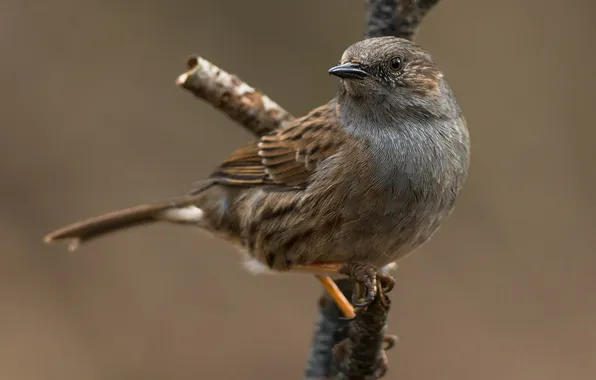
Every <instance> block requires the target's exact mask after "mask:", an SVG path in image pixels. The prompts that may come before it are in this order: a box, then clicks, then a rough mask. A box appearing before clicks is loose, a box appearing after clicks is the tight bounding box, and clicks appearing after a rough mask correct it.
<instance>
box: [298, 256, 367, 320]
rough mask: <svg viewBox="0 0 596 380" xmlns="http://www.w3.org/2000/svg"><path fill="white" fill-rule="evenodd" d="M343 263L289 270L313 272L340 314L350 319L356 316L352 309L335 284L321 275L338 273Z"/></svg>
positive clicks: (301, 266)
mask: <svg viewBox="0 0 596 380" xmlns="http://www.w3.org/2000/svg"><path fill="white" fill-rule="evenodd" d="M343 265H344V263H335V262H316V263H312V264H309V265H296V266H293V267H292V268H291V269H290V270H292V271H300V272H313V273H315V277H316V278H317V280H319V282H321V284H323V287H324V288H325V290H326V291H327V293H329V295H330V296H331V298H332V299H333V301H335V304H336V305H337V307H338V308H339V309H340V310H341V312H342V313H343V314H344V315H345V316H346V318H348V319H352V318H354V317H355V316H356V312H355V311H354V307H353V306H352V304H351V303H350V301H348V300H347V298H346V297H345V296H344V294H343V293H342V292H341V290H339V288H338V287H337V284H336V283H335V282H334V281H333V279H332V278H331V277H329V276H327V275H325V274H323V273H325V272H326V273H338V270H339V268H341V267H342V266H343Z"/></svg>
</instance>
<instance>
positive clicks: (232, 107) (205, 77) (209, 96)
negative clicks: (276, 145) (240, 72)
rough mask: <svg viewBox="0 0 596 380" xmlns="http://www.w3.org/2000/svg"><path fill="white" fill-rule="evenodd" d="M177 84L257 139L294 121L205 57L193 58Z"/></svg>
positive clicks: (258, 93)
mask: <svg viewBox="0 0 596 380" xmlns="http://www.w3.org/2000/svg"><path fill="white" fill-rule="evenodd" d="M187 66H188V71H186V72H185V73H183V74H181V75H180V76H179V77H178V79H177V80H176V84H177V85H178V86H180V87H182V88H184V89H185V90H188V91H190V92H191V93H192V94H194V95H195V96H196V97H198V98H200V99H203V100H205V101H206V102H207V103H209V104H211V105H212V106H214V107H215V108H217V109H219V110H220V111H221V112H223V113H224V114H226V115H228V117H230V118H231V119H232V120H234V121H235V122H236V123H238V124H239V125H241V126H243V127H244V128H245V129H247V130H248V131H249V132H251V133H252V134H254V135H255V136H257V137H259V136H263V135H265V134H267V133H269V132H271V131H272V130H274V129H276V128H278V127H280V126H281V125H283V124H284V123H286V122H288V121H290V120H292V119H293V118H294V117H293V116H292V115H291V114H290V113H289V112H287V111H286V110H284V109H283V108H282V107H281V106H279V105H278V104H277V103H276V102H274V101H273V100H271V99H270V98H269V97H268V96H267V95H264V94H263V93H261V92H260V91H258V90H256V89H255V88H253V87H252V86H250V85H248V83H246V82H244V81H242V80H241V79H240V78H238V77H237V76H236V75H233V74H230V73H228V72H226V71H225V70H223V69H220V68H219V67H217V66H215V65H214V64H212V63H211V62H209V61H207V60H206V59H204V58H202V57H198V56H196V57H190V58H189V59H188V61H187Z"/></svg>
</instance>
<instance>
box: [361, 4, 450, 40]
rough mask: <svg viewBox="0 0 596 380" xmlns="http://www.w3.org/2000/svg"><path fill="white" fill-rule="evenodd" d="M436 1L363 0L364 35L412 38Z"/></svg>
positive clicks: (367, 36) (368, 36)
mask: <svg viewBox="0 0 596 380" xmlns="http://www.w3.org/2000/svg"><path fill="white" fill-rule="evenodd" d="M438 2H439V0H365V4H366V31H365V36H366V38H370V37H382V36H395V37H401V38H405V39H408V40H414V38H415V37H416V32H417V31H418V27H419V26H420V23H421V22H422V20H423V19H424V16H426V15H427V14H428V12H429V11H430V10H431V9H432V8H433V7H434V6H435V5H436V4H437V3H438Z"/></svg>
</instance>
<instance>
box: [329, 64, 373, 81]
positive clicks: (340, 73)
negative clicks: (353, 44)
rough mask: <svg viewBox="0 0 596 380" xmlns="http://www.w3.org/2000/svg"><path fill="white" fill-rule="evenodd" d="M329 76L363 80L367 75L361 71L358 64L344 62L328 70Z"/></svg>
mask: <svg viewBox="0 0 596 380" xmlns="http://www.w3.org/2000/svg"><path fill="white" fill-rule="evenodd" d="M329 74H331V75H335V76H336V77H339V78H343V79H364V78H366V77H367V76H369V74H368V73H367V72H366V71H364V70H362V68H361V66H360V64H359V63H355V62H346V63H342V64H341V65H337V66H334V67H332V68H330V69H329Z"/></svg>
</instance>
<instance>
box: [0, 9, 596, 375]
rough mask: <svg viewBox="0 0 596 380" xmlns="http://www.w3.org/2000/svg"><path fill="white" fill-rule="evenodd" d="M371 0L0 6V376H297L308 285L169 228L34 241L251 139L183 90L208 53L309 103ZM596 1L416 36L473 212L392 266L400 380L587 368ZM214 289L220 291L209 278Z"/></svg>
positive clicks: (498, 15)
mask: <svg viewBox="0 0 596 380" xmlns="http://www.w3.org/2000/svg"><path fill="white" fill-rule="evenodd" d="M362 8H363V7H362V4H361V1H359V0H350V1H346V0H326V1H318V0H303V1H272V0H262V1H252V2H246V1H239V0H238V1H230V2H223V1H222V2H216V1H206V0H194V1H181V0H178V1H175V0H174V1H150V2H141V1H129V2H116V1H100V0H77V1H74V0H57V1H52V2H42V1H33V0H4V1H3V2H2V4H0V57H1V61H0V83H2V86H1V87H0V101H1V110H0V111H1V112H0V126H1V129H0V144H1V149H0V179H1V186H0V192H1V194H2V199H3V200H4V201H3V202H2V206H0V248H1V255H0V378H1V379H11V380H26V379H44V380H45V379H51V380H53V379H61V380H69V379H101V380H108V379H109V380H117V379H123V380H130V379H218V378H222V379H223V378H229V379H275V378H284V379H300V378H301V376H302V371H303V368H304V366H305V359H306V357H307V355H308V349H309V344H310V339H311V333H312V327H313V324H314V322H315V318H316V299H317V297H318V296H319V294H320V293H319V292H320V289H319V286H318V284H317V283H316V282H315V281H314V280H312V279H309V278H305V277H299V276H290V277H279V278H272V277H253V276H251V275H249V274H247V273H245V272H244V271H243V269H242V268H241V266H240V265H238V264H239V261H240V260H239V256H238V255H237V254H236V252H235V250H234V249H233V248H231V247H230V246H229V245H227V244H226V243H224V242H221V241H216V240H213V239H209V238H206V237H204V236H203V235H202V234H197V233H195V232H194V231H192V230H191V229H184V228H182V229H175V228H171V227H167V226H155V227H150V228H146V229H141V230H135V231H134V232H133V231H131V232H129V233H124V234H120V235H117V236H113V237H112V238H110V239H106V240H102V241H99V242H97V243H96V244H91V245H89V246H86V247H84V249H81V250H80V251H78V252H76V253H68V252H66V250H65V249H64V247H62V246H60V247H58V246H56V247H47V246H43V245H42V243H41V237H42V235H43V234H44V233H45V232H48V231H49V230H50V229H52V228H54V227H58V226H59V225H61V224H63V223H67V222H71V221H74V220H76V219H78V218H81V217H87V216H91V215H94V214H96V213H100V212H104V211H108V210H111V209H113V208H118V207H123V206H129V205H132V204H135V203H137V202H145V201H151V200H156V199H159V198H162V197H168V196H172V195H177V194H182V193H184V192H185V191H186V190H187V189H188V188H189V186H190V185H191V184H192V183H193V182H194V181H195V180H197V179H199V178H200V177H201V176H203V175H206V174H207V173H208V172H209V170H210V168H211V167H212V166H213V165H215V164H216V163H217V162H218V161H219V160H220V159H222V158H224V157H225V156H226V154H227V152H229V151H230V150H231V149H232V148H233V147H235V146H236V145H237V144H240V143H242V142H245V141H247V140H248V139H249V135H248V134H246V133H245V132H244V131H243V130H241V129H240V128H239V127H238V126H236V125H235V124H233V123H232V122H230V121H229V120H228V119H227V118H226V117H224V116H222V115H221V114H220V113H218V112H217V111H214V110H213V109H212V108H211V107H210V106H208V105H206V104H204V103H201V102H200V101H198V100H196V99H194V98H193V97H192V96H191V95H190V94H188V93H186V92H185V91H182V90H180V89H178V88H177V87H176V86H175V85H174V80H175V78H176V77H177V75H178V74H180V73H181V72H182V71H183V70H184V63H185V60H186V57H187V56H188V55H190V54H192V53H200V54H201V55H203V56H204V57H206V58H207V59H209V60H211V61H213V62H214V63H216V64H218V65H220V66H221V67H223V68H225V69H227V70H229V71H231V72H234V73H237V74H239V75H240V76H241V77H242V78H243V79H245V80H246V81H248V82H249V83H251V84H253V85H255V86H257V87H259V88H261V89H262V90H264V91H265V92H266V93H268V94H269V95H270V96H271V97H272V98H274V99H276V100H277V101H278V102H279V103H280V104H282V105H283V106H285V107H286V108H288V109H289V110H291V111H292V112H293V113H295V114H296V115H299V114H302V113H303V112H305V111H307V110H308V109H310V108H311V107H313V106H315V105H318V104H320V103H322V102H324V101H326V100H327V99H328V98H330V97H331V96H332V95H333V94H334V91H335V86H336V84H337V83H336V80H334V79H333V78H332V77H329V76H328V75H327V73H326V70H327V69H328V68H329V67H330V66H331V65H333V64H334V63H335V62H336V61H337V59H338V58H339V57H340V54H341V52H342V51H343V50H344V48H345V47H347V46H348V45H349V44H351V43H352V42H355V41H356V40H358V39H360V38H361V36H362V27H363V10H362ZM595 10H596V4H594V3H593V2H589V1H586V0H583V1H582V0H574V1H568V2H560V1H550V0H549V1H538V0H531V1H524V2H520V1H515V0H504V1H499V2H496V1H495V2H489V3H486V2H479V1H474V0H460V1H455V0H444V1H442V2H441V3H440V5H439V6H438V7H437V8H436V9H435V10H434V11H433V12H432V13H431V14H430V15H429V16H428V18H427V20H426V22H425V24H424V27H423V28H422V31H421V33H420V35H419V39H418V41H419V42H420V43H421V44H422V45H423V46H425V47H426V48H427V49H429V50H430V51H431V52H432V53H433V55H434V57H435V58H436V60H437V61H438V62H439V63H440V65H441V67H442V68H443V70H444V71H445V72H446V75H447V77H448V79H449V81H450V83H451V85H452V87H453V88H454V91H455V93H456V95H457V97H458V99H459V101H460V104H461V106H462V108H463V109H464V112H465V114H466V115H467V118H468V121H469V125H470V129H471V134H472V138H473V163H472V168H471V169H472V172H471V176H470V179H469V182H468V186H467V188H466V191H465V194H464V195H463V197H462V198H461V201H460V203H459V208H458V209H457V211H456V213H455V214H454V215H453V217H452V218H451V219H450V221H449V222H448V223H447V225H446V226H445V227H444V228H443V229H442V230H441V231H440V232H439V234H438V235H436V237H435V238H434V239H433V240H432V242H431V243H429V244H428V245H426V246H425V247H424V249H422V250H421V251H420V252H418V253H417V254H415V255H413V256H411V257H410V258H408V259H407V260H405V261H403V262H402V263H401V267H400V270H399V272H398V273H397V274H396V277H397V281H398V284H397V285H398V286H397V287H396V288H395V290H394V291H393V293H392V299H393V301H394V307H393V312H392V318H391V325H390V330H391V332H393V333H397V334H398V335H399V336H400V339H401V340H400V343H399V344H398V346H397V348H395V349H394V350H392V351H390V353H389V359H390V367H391V370H390V373H389V375H388V378H389V379H412V380H427V379H454V380H467V379H470V380H477V379H483V380H492V379H508V380H517V379H524V380H526V379H542V380H548V379H578V380H580V379H581V380H583V379H589V378H595V377H596V360H595V359H596V326H595V320H596V304H595V302H594V301H595V300H594V289H595V287H596V255H595V254H594V246H595V244H594V243H596V241H595V237H594V235H595V233H594V230H593V229H594V223H593V222H594V219H593V216H594V211H595V210H594V201H593V196H594V193H595V190H596V188H595V185H596V176H595V171H594V166H593V164H594V155H593V153H592V150H593V144H594V142H593V140H594V138H595V137H596V132H595V130H594V127H595V123H594V106H595V105H594V102H593V100H594V86H596V76H595V75H594V67H595V64H596V60H595V56H596V53H595V52H594V36H595V34H594V33H595V31H596V24H595V23H594V16H596V13H595ZM210 284H217V286H207V285H210Z"/></svg>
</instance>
